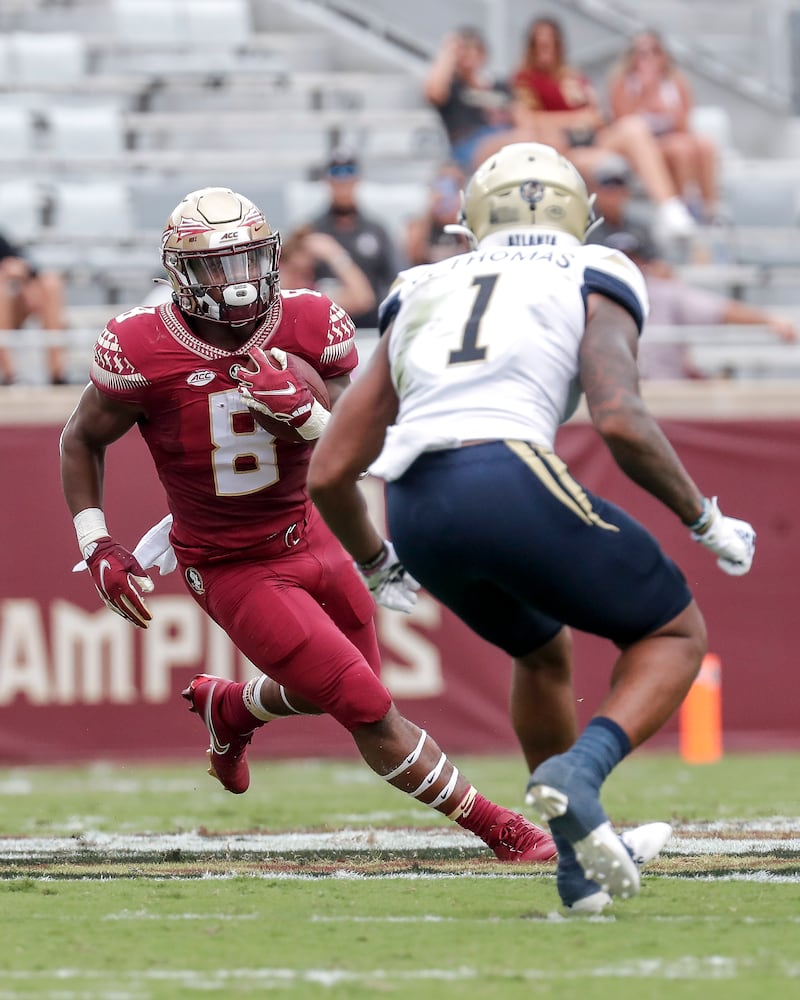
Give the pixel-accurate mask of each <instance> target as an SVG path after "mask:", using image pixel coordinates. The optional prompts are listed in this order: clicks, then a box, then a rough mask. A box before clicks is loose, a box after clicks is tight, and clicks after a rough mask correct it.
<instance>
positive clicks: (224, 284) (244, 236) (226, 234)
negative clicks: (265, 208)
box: [161, 187, 281, 326]
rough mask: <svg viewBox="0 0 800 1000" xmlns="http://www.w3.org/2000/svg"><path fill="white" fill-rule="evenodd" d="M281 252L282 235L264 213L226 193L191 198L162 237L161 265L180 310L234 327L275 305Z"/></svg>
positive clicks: (212, 190)
mask: <svg viewBox="0 0 800 1000" xmlns="http://www.w3.org/2000/svg"><path fill="white" fill-rule="evenodd" d="M280 252H281V237H280V233H278V232H273V231H272V229H271V228H270V225H269V223H268V222H267V220H266V218H265V217H264V213H263V212H262V211H261V209H260V208H257V207H256V206H255V205H254V204H253V203H252V202H251V201H250V200H249V198H245V197H244V196H243V195H241V194H236V192H234V191H231V190H230V188H224V187H207V188H201V189H200V190H198V191H192V192H190V193H189V194H187V195H186V197H185V198H184V199H183V201H182V202H181V203H180V204H179V205H177V206H176V207H175V208H174V209H173V211H172V212H171V213H170V216H169V218H168V219H167V223H166V225H165V227H164V232H163V234H162V236H161V262H162V263H163V265H164V268H165V269H166V271H167V274H168V275H169V282H170V284H171V285H172V291H173V296H172V297H173V301H174V302H175V303H176V304H177V306H178V308H179V309H180V310H181V311H182V312H184V313H187V314H188V315H190V316H197V317H198V318H201V319H208V320H212V321H213V322H215V323H228V324H230V325H232V326H243V325H245V324H248V323H253V322H255V321H257V320H260V319H261V318H262V317H263V316H265V315H266V314H267V313H268V312H269V310H270V308H271V307H272V305H273V303H276V302H277V300H278V298H279V295H280V286H279V275H278V260H279V258H280ZM276 308H277V306H276Z"/></svg>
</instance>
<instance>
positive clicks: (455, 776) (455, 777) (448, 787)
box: [429, 765, 458, 809]
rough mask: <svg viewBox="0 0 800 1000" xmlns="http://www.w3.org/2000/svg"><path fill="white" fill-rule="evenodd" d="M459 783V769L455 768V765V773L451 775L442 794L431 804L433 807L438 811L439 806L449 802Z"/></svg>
mask: <svg viewBox="0 0 800 1000" xmlns="http://www.w3.org/2000/svg"><path fill="white" fill-rule="evenodd" d="M457 781H458V768H457V767H455V765H454V766H453V773H452V774H451V775H450V780H449V781H448V782H447V784H446V785H445V787H444V788H443V789H442V790H441V792H439V794H438V795H437V796H436V798H435V799H434V800H433V802H431V803H429V804H430V805H431V806H433V808H434V809H437V808H438V807H439V806H441V805H444V803H445V802H447V800H448V799H449V798H450V796H451V795H452V794H453V790H454V789H455V787H456V782H457Z"/></svg>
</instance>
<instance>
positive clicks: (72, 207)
mask: <svg viewBox="0 0 800 1000" xmlns="http://www.w3.org/2000/svg"><path fill="white" fill-rule="evenodd" d="M50 195H51V198H52V201H53V218H52V226H53V229H54V230H55V231H56V232H58V233H60V234H62V235H74V236H100V235H103V236H105V237H106V239H109V238H110V239H112V240H118V241H122V240H124V239H125V238H126V237H130V235H131V234H132V233H133V230H134V228H135V227H134V219H133V213H132V211H131V199H130V192H129V190H128V187H127V185H126V184H125V183H123V182H121V181H115V180H108V179H103V180H95V181H86V182H83V183H82V182H79V181H54V182H52V183H51V185H50Z"/></svg>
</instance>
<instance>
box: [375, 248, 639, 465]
mask: <svg viewBox="0 0 800 1000" xmlns="http://www.w3.org/2000/svg"><path fill="white" fill-rule="evenodd" d="M592 292H599V293H600V294H603V295H606V296H607V297H609V298H611V299H613V300H614V301H615V302H617V303H618V304H619V305H621V306H622V307H623V308H625V309H627V311H628V312H629V313H630V314H631V315H632V316H633V318H634V320H635V321H636V323H637V324H638V326H639V330H640V331H641V328H642V326H643V324H644V321H645V319H646V317H647V312H648V308H649V306H648V299H647V290H646V286H645V283H644V278H643V277H642V274H641V272H640V271H639V269H638V268H637V267H636V265H635V264H634V263H633V262H632V261H631V260H630V259H629V258H628V257H626V256H625V255H624V254H622V253H620V252H619V251H616V250H612V249H609V248H608V247H603V246H599V245H594V244H593V245H586V246H584V245H579V244H576V245H565V246H562V245H538V246H522V247H512V246H490V247H485V248H482V249H478V250H474V251H472V252H471V253H466V254H460V255H458V256H456V257H450V258H447V259H446V260H443V261H439V262H438V263H436V264H426V265H422V266H421V267H415V268H410V269H409V270H406V271H402V272H401V273H400V274H399V275H398V278H397V280H396V282H395V284H394V286H393V288H392V291H391V292H390V294H389V296H388V297H387V299H386V301H385V302H384V303H383V304H382V306H381V316H382V319H383V321H384V325H385V323H388V321H389V320H391V319H393V321H394V322H393V327H392V329H391V331H390V332H389V334H387V336H389V337H390V340H389V363H390V367H391V374H392V381H393V384H394V386H395V389H396V391H397V395H398V398H399V400H400V408H399V412H398V416H397V420H396V423H395V424H394V425H393V426H392V427H390V428H389V432H388V435H387V439H386V444H385V446H384V449H383V452H382V453H381V455H380V457H379V458H378V459H377V460H376V462H375V463H374V464H373V466H372V467H371V469H370V471H371V472H372V473H373V474H374V475H377V476H381V477H382V478H384V479H388V480H391V479H396V478H398V476H400V475H402V473H403V472H404V471H405V470H406V469H407V468H408V466H409V465H410V464H411V463H412V462H413V461H414V459H415V458H416V457H417V456H418V455H420V454H422V452H424V451H431V450H434V449H440V448H454V447H458V446H459V445H460V444H462V443H463V442H465V441H475V440H504V439H507V440H521V441H530V442H532V443H535V444H538V445H541V446H544V447H546V448H550V449H552V448H553V444H554V441H555V435H556V431H557V430H558V427H559V424H561V423H562V422H563V421H564V420H566V419H567V418H568V417H569V416H570V415H571V414H572V413H573V412H574V410H575V407H576V406H577V404H578V400H579V398H580V392H581V390H580V385H579V381H578V354H579V351H580V345H581V340H582V338H583V334H584V330H585V326H586V297H587V296H588V295H589V294H590V293H592Z"/></svg>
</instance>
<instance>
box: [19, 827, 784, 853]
mask: <svg viewBox="0 0 800 1000" xmlns="http://www.w3.org/2000/svg"><path fill="white" fill-rule="evenodd" d="M784 823H785V824H786V825H784V824H783V823H782V824H781V825H780V826H778V825H777V824H775V825H773V826H772V828H770V824H769V822H768V821H764V822H752V823H748V824H746V825H742V824H734V823H731V824H728V825H727V826H725V827H723V826H722V825H719V824H715V831H714V832H719V833H723V832H724V833H725V834H726V836H714V835H713V833H714V832H710V831H709V832H710V835H708V834H707V835H705V836H702V835H699V834H700V832H701V830H702V831H703V832H706V831H705V828H701V827H699V826H694V827H691V828H686V829H682V830H679V831H677V832H676V834H675V835H674V836H673V837H672V839H671V840H670V841H668V843H667V844H666V846H665V847H664V850H663V852H662V854H663V855H665V856H667V857H669V856H673V857H679V856H685V855H706V856H715V855H719V856H721V855H726V856H734V855H735V856H751V855H765V854H777V855H786V854H800V836H786V834H787V833H788V832H794V831H797V830H800V820H795V821H784ZM790 823H791V825H789V824H790ZM748 830H752V831H753V833H756V832H757V834H758V835H756V836H736V837H733V836H731V834H738V833H746V832H748ZM690 831H691V832H690ZM694 831H697V832H696V833H695V832H694ZM770 833H773V834H774V836H769V834H770ZM436 850H443V851H454V850H455V851H458V850H464V851H469V852H470V853H475V852H484V851H487V853H488V849H486V848H484V847H483V845H482V844H481V843H480V842H479V841H478V840H477V839H476V838H475V837H474V836H473V835H472V834H470V833H467V832H466V831H462V830H460V829H459V828H451V827H443V828H441V829H439V828H431V829H357V830H356V829H353V830H346V829H345V830H337V831H334V832H326V833H280V834H228V835H218V836H202V835H200V834H198V833H175V834H120V833H101V832H96V831H87V832H85V833H82V834H81V835H80V836H76V837H0V859H2V860H7V861H10V860H23V859H28V860H33V859H39V858H44V859H52V858H54V857H56V856H58V857H62V858H65V859H70V858H76V857H81V858H87V857H91V856H92V855H103V856H109V855H113V856H114V857H115V858H118V859H119V860H124V859H125V858H126V857H139V858H142V857H144V858H147V857H153V858H157V857H159V856H161V855H164V854H172V855H174V856H175V860H179V858H180V856H181V855H184V856H186V857H198V856H209V855H212V856H220V857H235V856H238V855H246V854H258V855H261V856H263V857H268V856H269V855H273V854H274V855H286V854H297V855H302V854H334V855H335V854H342V855H347V854H352V853H375V852H380V851H385V852H393V853H397V854H414V853H416V852H420V851H428V852H430V851H436Z"/></svg>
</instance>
